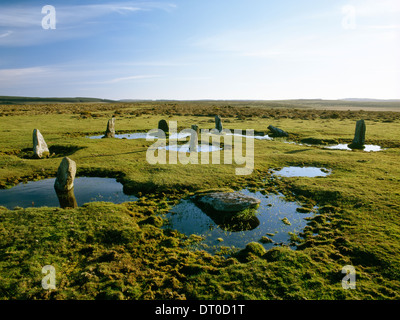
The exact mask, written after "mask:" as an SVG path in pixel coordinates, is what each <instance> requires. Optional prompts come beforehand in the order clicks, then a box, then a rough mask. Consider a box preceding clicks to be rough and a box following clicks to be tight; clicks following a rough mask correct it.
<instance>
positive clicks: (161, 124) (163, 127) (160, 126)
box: [158, 120, 169, 133]
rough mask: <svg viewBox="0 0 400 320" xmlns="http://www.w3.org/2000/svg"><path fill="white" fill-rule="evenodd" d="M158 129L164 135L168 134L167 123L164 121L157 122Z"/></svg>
mask: <svg viewBox="0 0 400 320" xmlns="http://www.w3.org/2000/svg"><path fill="white" fill-rule="evenodd" d="M158 129H160V130H162V131H164V132H165V133H168V132H169V127H168V123H167V121H165V120H160V121H159V122H158Z"/></svg>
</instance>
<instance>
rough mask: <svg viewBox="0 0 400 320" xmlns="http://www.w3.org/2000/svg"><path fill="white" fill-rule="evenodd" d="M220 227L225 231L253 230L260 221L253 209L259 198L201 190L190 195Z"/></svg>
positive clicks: (256, 205) (235, 193)
mask: <svg viewBox="0 0 400 320" xmlns="http://www.w3.org/2000/svg"><path fill="white" fill-rule="evenodd" d="M192 200H193V201H194V202H195V203H196V205H197V206H198V207H200V208H201V209H202V210H203V211H204V212H205V213H206V214H207V215H208V216H209V217H210V218H211V219H212V220H213V221H214V222H215V223H216V224H217V225H218V226H219V227H220V228H221V229H223V230H226V231H245V230H253V229H255V228H256V227H258V226H259V224H260V221H259V220H258V218H257V217H256V215H255V209H256V208H257V207H258V206H259V204H260V202H261V201H260V200H258V199H256V198H254V197H250V196H246V195H244V194H242V193H239V192H218V191H212V192H202V193H198V194H196V195H195V196H193V197H192Z"/></svg>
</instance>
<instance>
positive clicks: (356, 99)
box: [340, 98, 400, 102]
mask: <svg viewBox="0 0 400 320" xmlns="http://www.w3.org/2000/svg"><path fill="white" fill-rule="evenodd" d="M340 100H342V101H359V102H400V99H368V98H346V99H340Z"/></svg>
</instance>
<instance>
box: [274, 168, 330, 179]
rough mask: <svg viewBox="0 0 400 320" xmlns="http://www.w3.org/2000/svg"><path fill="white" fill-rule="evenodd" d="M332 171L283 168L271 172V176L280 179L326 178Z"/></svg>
mask: <svg viewBox="0 0 400 320" xmlns="http://www.w3.org/2000/svg"><path fill="white" fill-rule="evenodd" d="M331 173H332V170H328V169H325V168H317V167H285V168H282V169H280V170H278V171H275V170H274V171H273V175H276V176H281V177H310V178H315V177H326V176H328V175H330V174H331Z"/></svg>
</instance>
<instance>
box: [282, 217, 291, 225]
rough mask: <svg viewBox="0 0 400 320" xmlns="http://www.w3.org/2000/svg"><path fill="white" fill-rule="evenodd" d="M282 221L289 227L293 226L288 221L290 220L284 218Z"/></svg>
mask: <svg viewBox="0 0 400 320" xmlns="http://www.w3.org/2000/svg"><path fill="white" fill-rule="evenodd" d="M281 220H282V222H283V223H284V224H286V225H288V226H290V225H291V223H290V221H289V220H288V218H286V217H284V218H283V219H281Z"/></svg>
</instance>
